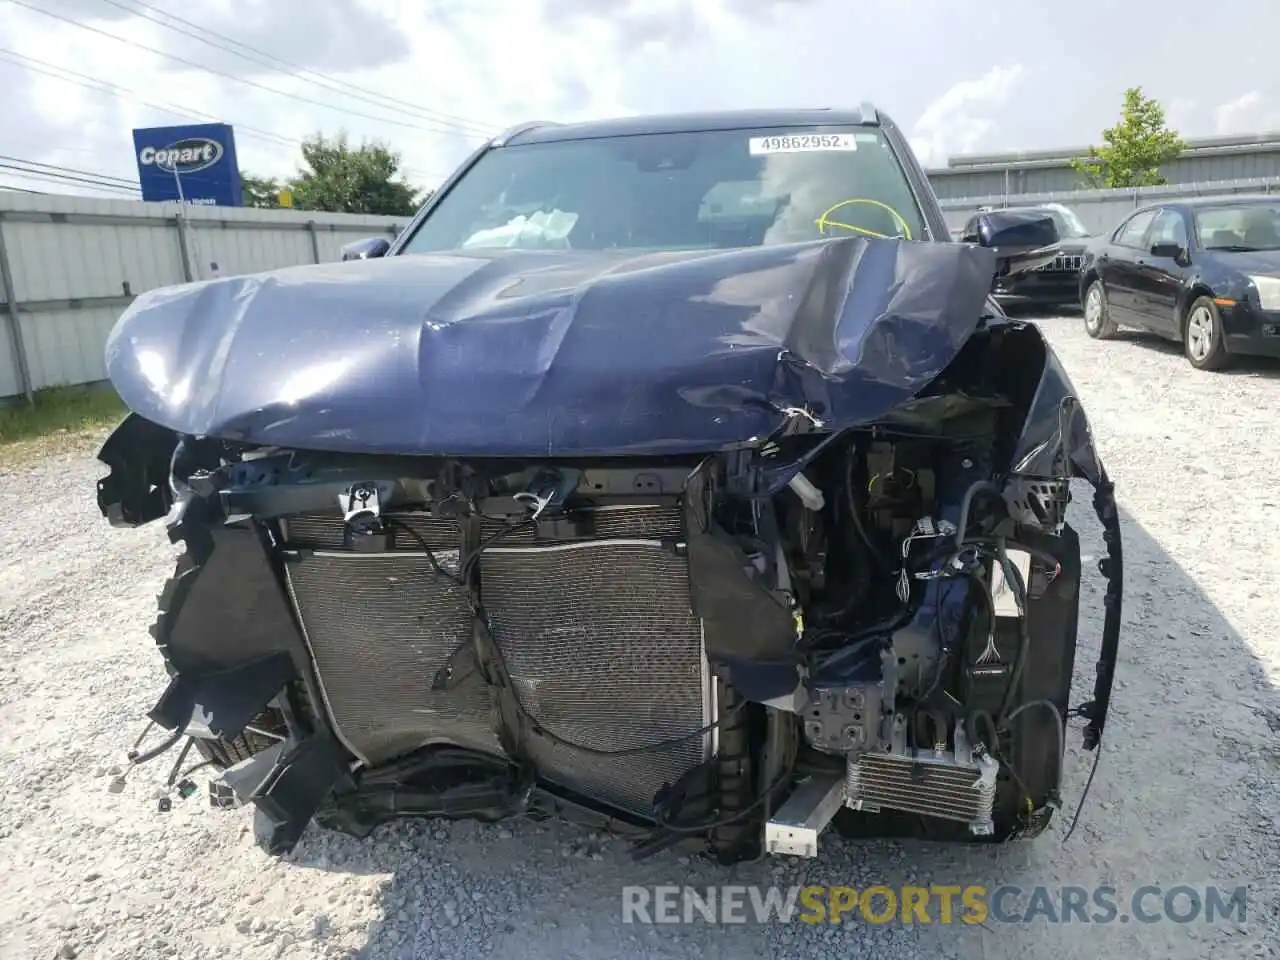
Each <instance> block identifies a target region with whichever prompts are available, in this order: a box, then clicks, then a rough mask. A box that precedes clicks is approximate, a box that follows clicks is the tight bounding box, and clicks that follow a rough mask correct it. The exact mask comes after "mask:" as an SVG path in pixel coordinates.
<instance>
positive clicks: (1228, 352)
mask: <svg viewBox="0 0 1280 960" xmlns="http://www.w3.org/2000/svg"><path fill="white" fill-rule="evenodd" d="M1080 299H1081V303H1082V305H1083V307H1084V326H1085V330H1086V331H1087V332H1088V334H1089V336H1091V337H1093V338H1094V339H1097V340H1106V339H1109V338H1111V337H1113V336H1115V333H1116V330H1117V329H1118V328H1119V327H1120V326H1122V325H1123V326H1127V327H1138V328H1141V329H1143V330H1148V331H1150V332H1152V333H1156V334H1159V335H1160V336H1163V337H1167V338H1169V339H1170V340H1176V341H1178V342H1180V343H1181V344H1182V345H1183V351H1184V352H1185V353H1186V356H1187V360H1188V361H1190V363H1191V365H1192V366H1193V367H1195V368H1196V369H1198V370H1220V369H1222V368H1224V367H1226V366H1227V365H1228V364H1230V363H1231V361H1232V359H1233V358H1234V357H1235V356H1238V355H1242V354H1247V355H1255V356H1270V357H1280V198H1277V197H1268V196H1229V197H1205V198H1198V199H1194V200H1181V201H1176V202H1172V203H1165V204H1158V205H1154V206H1149V207H1143V208H1142V209H1140V210H1136V211H1134V213H1132V214H1131V215H1130V216H1129V217H1128V218H1127V219H1126V220H1125V221H1124V222H1123V223H1121V224H1120V226H1118V227H1117V228H1116V229H1115V230H1113V231H1112V232H1111V233H1109V234H1107V235H1105V236H1102V237H1098V238H1096V239H1095V240H1094V241H1093V242H1092V243H1090V244H1089V246H1088V247H1087V248H1086V250H1085V252H1084V260H1083V263H1082V264H1081V268H1080Z"/></svg>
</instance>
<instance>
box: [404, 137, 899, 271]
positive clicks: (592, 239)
mask: <svg viewBox="0 0 1280 960" xmlns="http://www.w3.org/2000/svg"><path fill="white" fill-rule="evenodd" d="M923 234H924V228H923V224H922V220H921V214H920V210H919V208H918V207H917V205H916V202H915V199H914V197H913V195H912V192H911V189H910V187H909V185H908V183H907V179H906V176H905V175H904V173H903V170H902V167H901V166H900V165H899V163H898V161H897V158H896V157H895V155H894V153H893V151H892V150H891V149H890V147H889V145H888V143H887V142H886V141H885V139H884V137H883V135H882V133H881V132H880V130H878V129H877V128H875V127H844V128H836V127H831V128H827V127H815V128H806V129H803V130H800V131H780V130H721V131H706V132H696V133H672V134H645V135H638V136H621V137H601V138H595V139H590V140H570V141H562V142H554V143H538V144H524V145H517V146H513V147H502V148H499V149H495V150H490V151H488V152H487V153H485V154H484V155H483V156H481V158H480V159H479V160H478V161H477V162H476V164H475V165H474V166H473V167H472V168H471V169H470V170H469V171H468V172H467V173H466V174H464V175H463V177H462V178H461V179H460V180H459V181H458V182H457V183H456V184H455V185H454V186H453V188H452V189H450V190H449V192H448V193H447V194H446V195H445V196H443V197H442V198H441V199H440V202H439V204H438V205H437V206H436V207H435V209H433V210H432V211H431V213H430V214H429V215H428V216H427V218H426V219H425V220H424V221H423V222H422V224H421V225H420V227H419V228H418V230H417V232H416V233H415V234H414V235H413V236H412V237H411V238H410V239H409V240H408V242H407V243H406V245H405V247H404V248H403V250H402V251H401V252H402V253H409V254H411V253H427V252H437V251H445V250H461V249H477V248H492V247H509V248H518V249H524V250H529V249H560V250H565V249H574V250H613V249H623V250H696V249H725V248H732V247H753V246H763V245H771V244H780V243H795V242H800V241H805V240H816V239H819V238H821V237H833V236H869V237H905V238H907V239H913V240H915V239H920V238H921V237H922V236H923Z"/></svg>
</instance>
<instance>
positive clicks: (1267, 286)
mask: <svg viewBox="0 0 1280 960" xmlns="http://www.w3.org/2000/svg"><path fill="white" fill-rule="evenodd" d="M1249 279H1250V280H1251V281H1252V282H1253V285H1254V287H1255V288H1256V289H1257V291H1258V302H1259V304H1261V306H1262V309H1263V310H1280V277H1253V276H1251V277H1249Z"/></svg>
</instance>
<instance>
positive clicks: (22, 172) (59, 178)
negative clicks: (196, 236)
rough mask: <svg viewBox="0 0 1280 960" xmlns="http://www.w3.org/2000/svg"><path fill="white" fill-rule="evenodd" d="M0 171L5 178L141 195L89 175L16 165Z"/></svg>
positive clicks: (2, 164)
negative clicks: (74, 185) (78, 185)
mask: <svg viewBox="0 0 1280 960" xmlns="http://www.w3.org/2000/svg"><path fill="white" fill-rule="evenodd" d="M0 170H3V171H6V174H5V175H7V176H11V177H19V178H20V179H24V180H44V181H48V182H50V183H75V184H84V185H87V186H90V187H95V188H97V189H99V190H115V191H118V192H120V193H127V194H129V195H130V196H135V195H136V194H139V193H141V191H140V190H139V189H138V188H137V187H126V186H123V185H122V184H118V183H108V182H105V181H102V180H99V179H97V177H96V176H94V175H93V174H90V175H89V176H83V177H80V176H75V175H73V174H70V173H54V172H51V171H41V170H28V169H27V168H26V167H22V166H18V165H17V164H11V163H0Z"/></svg>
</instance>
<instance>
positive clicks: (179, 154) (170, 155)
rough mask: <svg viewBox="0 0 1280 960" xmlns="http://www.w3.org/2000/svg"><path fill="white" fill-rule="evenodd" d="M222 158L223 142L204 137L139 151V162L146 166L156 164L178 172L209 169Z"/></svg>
mask: <svg viewBox="0 0 1280 960" xmlns="http://www.w3.org/2000/svg"><path fill="white" fill-rule="evenodd" d="M221 159H222V144H220V143H218V142H217V141H216V140H205V139H203V138H193V139H191V140H182V141H179V142H178V143H172V144H170V145H169V146H167V147H160V148H158V149H157V148H156V147H143V148H142V149H141V150H139V151H138V163H140V164H142V165H143V166H144V167H146V166H150V165H152V164H155V166H157V167H159V168H160V169H161V170H165V171H167V172H169V173H176V174H184V173H195V172H197V171H199V170H207V169H209V168H210V167H212V166H213V165H214V164H215V163H217V162H218V161H219V160H221Z"/></svg>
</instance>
